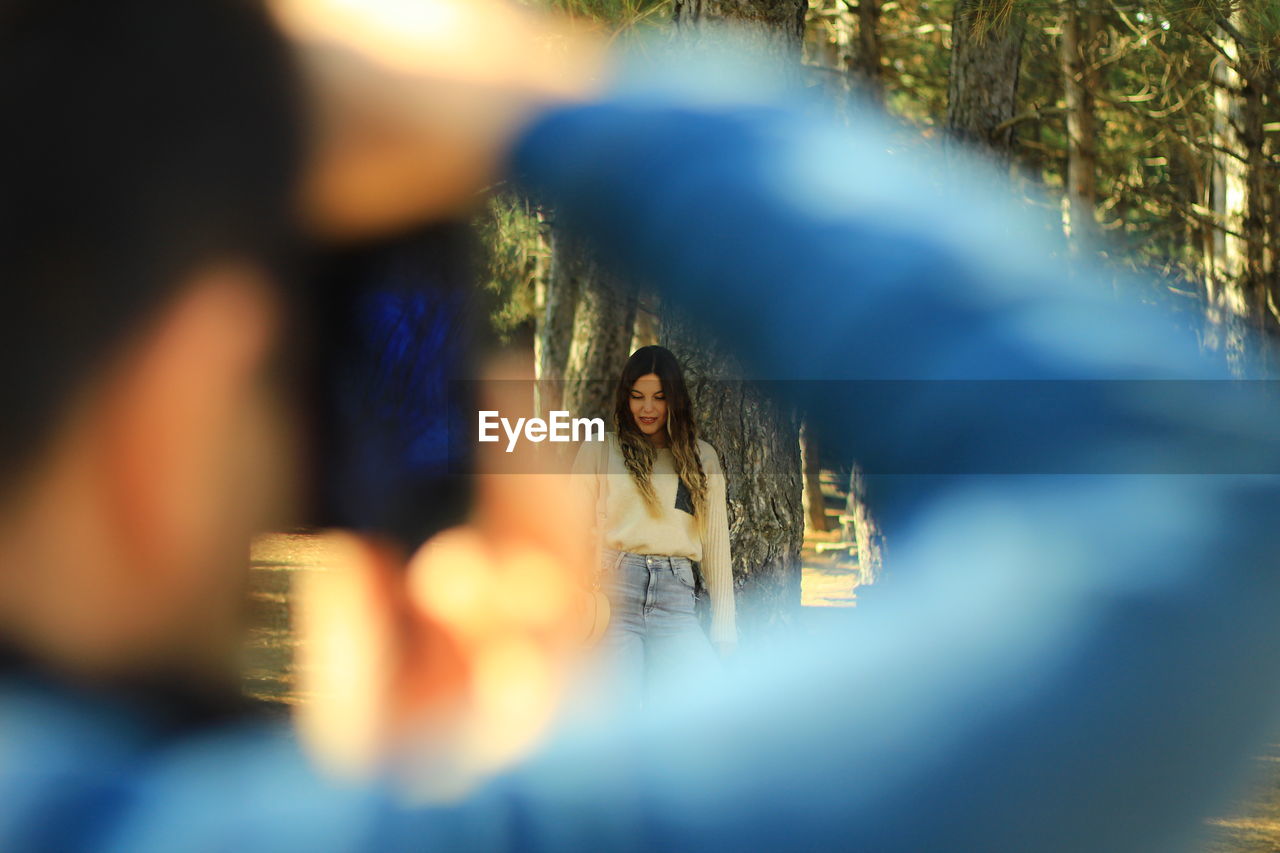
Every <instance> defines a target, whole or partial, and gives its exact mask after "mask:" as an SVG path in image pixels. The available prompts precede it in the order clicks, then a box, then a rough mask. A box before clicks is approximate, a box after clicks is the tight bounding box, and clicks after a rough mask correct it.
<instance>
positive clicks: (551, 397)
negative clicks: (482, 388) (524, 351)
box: [534, 229, 578, 417]
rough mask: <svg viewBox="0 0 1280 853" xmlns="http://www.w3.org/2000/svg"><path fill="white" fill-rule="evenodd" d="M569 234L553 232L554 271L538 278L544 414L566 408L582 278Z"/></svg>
mask: <svg viewBox="0 0 1280 853" xmlns="http://www.w3.org/2000/svg"><path fill="white" fill-rule="evenodd" d="M564 242H565V237H564V236H563V235H561V234H560V233H559V232H557V231H556V230H555V229H552V230H551V236H550V256H551V264H550V271H549V272H548V274H547V275H546V276H545V278H542V279H540V280H539V281H538V284H537V287H538V297H537V310H538V313H537V334H536V337H535V338H534V366H535V372H536V378H537V398H536V401H535V406H536V409H537V414H538V415H539V416H540V417H546V415H547V413H548V412H552V411H556V410H563V409H564V379H565V371H566V370H567V369H568V366H569V346H570V344H571V343H572V342H573V317H574V313H575V312H576V309H577V304H578V282H577V279H576V278H575V277H574V276H573V275H572V274H571V272H572V271H571V270H570V269H569V268H568V267H569V266H571V265H570V264H566V257H565V255H566V253H565V251H564V249H565V247H564Z"/></svg>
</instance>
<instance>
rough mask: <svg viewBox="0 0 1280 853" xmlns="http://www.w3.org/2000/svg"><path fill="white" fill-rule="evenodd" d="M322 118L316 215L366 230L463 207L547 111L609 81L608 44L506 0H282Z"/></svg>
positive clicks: (330, 225)
mask: <svg viewBox="0 0 1280 853" xmlns="http://www.w3.org/2000/svg"><path fill="white" fill-rule="evenodd" d="M272 6H273V9H274V11H275V14H276V16H277V19H278V20H279V21H280V23H281V26H282V27H283V28H284V31H285V32H286V34H287V35H288V36H289V38H290V39H292V40H293V42H294V43H295V45H297V48H298V53H299V57H300V61H301V65H302V69H303V71H304V73H305V75H306V81H307V84H308V86H309V87H310V90H311V96H312V102H313V113H314V116H315V119H316V138H315V147H314V155H313V161H312V164H311V168H310V170H309V173H308V178H307V181H306V186H305V194H304V195H305V197H304V202H303V205H304V214H305V216H306V217H307V220H308V222H309V223H310V224H311V225H312V226H313V227H314V228H315V229H316V230H317V231H318V232H319V233H320V234H322V235H324V236H327V237H336V238H354V237H361V236H367V235H375V234H378V233H381V232H386V231H391V230H395V229H397V228H403V227H406V226H408V225H411V224H413V223H415V222H419V221H425V220H428V219H433V218H443V217H448V216H451V215H457V214H459V213H462V212H464V211H465V210H466V208H467V207H468V206H469V205H470V204H472V203H474V200H475V199H476V197H477V196H478V195H479V193H480V192H481V191H482V190H483V189H484V188H485V187H487V186H488V185H490V184H491V183H493V182H494V181H495V180H497V178H498V177H499V173H500V168H501V163H502V159H503V157H504V155H505V154H506V153H507V151H508V149H509V147H510V145H511V144H512V143H513V142H514V140H515V137H516V135H517V134H518V133H519V131H520V130H521V129H522V128H523V127H524V126H525V125H526V124H527V123H528V122H529V121H530V120H531V119H532V118H533V117H534V116H535V115H536V114H537V113H538V112H539V111H540V110H542V109H545V108H547V107H548V106H550V105H553V104H557V103H564V102H572V101H575V100H580V99H583V98H585V97H587V96H588V95H589V94H590V93H592V92H593V91H595V90H596V89H597V88H598V87H599V86H600V85H601V82H602V81H601V75H602V72H603V68H604V47H603V44H602V43H601V42H598V41H596V40H595V39H593V38H591V37H590V36H588V35H587V34H585V33H584V32H579V31H574V30H573V29H572V28H571V27H570V25H569V23H568V22H567V21H561V20H559V19H552V18H550V17H545V16H541V15H535V14H533V13H531V12H529V11H527V10H524V9H520V8H517V7H515V6H512V5H509V4H507V3H505V2H497V0H274V2H273V4H272Z"/></svg>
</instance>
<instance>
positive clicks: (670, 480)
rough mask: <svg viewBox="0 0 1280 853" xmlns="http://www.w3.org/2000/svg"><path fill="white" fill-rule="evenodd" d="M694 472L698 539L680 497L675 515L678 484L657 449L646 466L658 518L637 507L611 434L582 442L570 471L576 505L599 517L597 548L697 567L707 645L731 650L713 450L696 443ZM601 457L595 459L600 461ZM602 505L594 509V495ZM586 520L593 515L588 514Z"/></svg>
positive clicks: (721, 495)
mask: <svg viewBox="0 0 1280 853" xmlns="http://www.w3.org/2000/svg"><path fill="white" fill-rule="evenodd" d="M698 452H699V454H700V455H701V457H702V469H703V471H705V472H706V474H707V511H708V517H707V524H706V531H705V532H704V533H702V534H699V532H698V523H697V519H695V518H694V516H693V513H692V506H691V502H689V501H688V498H687V497H686V498H685V500H683V501H680V503H685V504H686V505H687V506H689V509H688V510H685V509H680V508H678V507H677V496H678V494H679V490H680V478H679V476H678V475H677V474H676V470H675V459H674V457H673V456H672V455H671V451H670V450H667V449H662V450H659V451H658V456H657V458H656V459H655V460H654V463H653V472H652V474H651V482H652V484H653V490H654V492H655V494H657V496H658V505H659V507H661V512H660V513H658V514H657V515H654V514H653V513H651V512H650V510H649V507H648V506H647V505H646V504H645V501H644V497H643V496H641V494H640V489H639V488H638V487H637V486H636V484H635V481H634V480H633V479H632V478H631V474H630V472H628V471H627V466H626V463H625V462H624V461H623V459H622V454H621V452H620V451H619V450H618V446H617V439H616V438H615V437H614V435H613V434H612V433H610V434H608V435H606V436H605V440H604V441H588V442H586V443H584V444H583V445H582V447H581V448H580V449H579V450H578V456H577V458H576V459H575V460H574V463H573V473H574V477H573V479H574V482H575V484H576V485H577V486H578V488H579V490H580V494H581V495H582V497H583V499H584V500H586V501H589V502H590V505H591V506H592V507H593V508H594V507H596V506H597V505H599V506H600V507H601V509H602V510H603V518H602V519H600V521H601V522H602V524H601V525H600V526H601V527H602V529H600V530H597V531H596V534H597V535H598V537H599V539H598V541H599V542H600V544H601V545H603V546H604V547H606V548H612V549H614V550H616V551H630V552H631V553H633V554H660V555H663V556H667V557H688V558H689V559H690V560H693V561H695V562H697V563H699V564H701V567H702V576H703V578H704V579H705V581H706V585H707V593H708V595H709V596H710V598H711V639H712V640H713V641H714V642H718V643H735V642H737V638H738V632H737V626H736V622H735V610H734V602H733V570H732V563H730V561H729V515H728V507H727V498H726V493H725V479H724V471H723V470H722V469H721V468H720V458H719V457H718V456H716V451H715V449H714V448H713V447H712V446H711V445H710V444H707V443H706V442H705V441H699V442H698ZM602 457H603V458H602ZM602 488H603V490H604V493H603V494H604V500H603V502H601V501H600V496H601V489H602ZM593 517H594V510H593Z"/></svg>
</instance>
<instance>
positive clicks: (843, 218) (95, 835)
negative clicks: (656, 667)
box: [0, 60, 1280, 851]
mask: <svg viewBox="0 0 1280 853" xmlns="http://www.w3.org/2000/svg"><path fill="white" fill-rule="evenodd" d="M681 63H682V64H681ZM724 67H725V66H721V65H717V64H716V63H714V62H711V61H710V60H681V62H680V63H676V62H675V61H666V63H665V64H663V62H659V63H657V64H656V65H652V66H648V67H646V68H641V69H632V70H631V71H628V72H625V73H624V74H623V75H622V77H621V79H620V81H619V82H617V83H616V84H615V86H614V88H613V90H612V92H611V93H610V94H609V95H608V96H606V97H603V98H601V99H600V100H599V102H597V103H593V104H590V105H585V106H574V107H565V108H560V109H556V110H554V111H551V112H549V113H548V114H546V115H544V116H543V117H542V118H541V119H539V120H538V122H537V123H536V124H535V125H534V126H533V127H532V128H530V129H529V131H528V132H527V133H526V134H525V136H524V137H523V138H522V139H521V141H520V143H519V145H518V147H517V149H516V150H515V152H514V153H513V157H512V169H511V171H512V174H513V176H514V177H515V178H516V179H517V180H518V182H519V183H520V184H521V185H522V186H523V187H524V188H526V189H527V190H529V191H531V192H532V193H534V194H535V195H536V196H537V197H538V198H540V199H541V200H543V201H545V202H547V203H550V204H553V205H554V206H555V209H556V211H557V215H558V217H559V220H560V221H561V222H562V223H564V224H565V225H567V226H568V227H571V228H575V229H577V230H578V231H579V232H580V233H581V234H583V235H584V236H585V237H587V238H588V239H589V240H590V241H591V242H592V243H593V245H594V246H595V247H596V248H597V250H598V251H599V252H600V254H601V257H602V258H604V259H605V260H606V261H608V262H609V263H611V264H613V265H614V266H615V267H616V268H617V269H619V270H621V271H624V272H627V273H629V274H631V275H632V276H633V277H636V278H638V279H639V280H642V281H644V282H646V283H648V284H650V285H651V286H654V287H657V288H659V289H660V290H661V292H662V293H663V295H664V297H665V298H667V299H669V300H671V301H672V302H673V303H675V304H680V305H683V306H685V307H686V308H688V309H689V310H691V311H693V312H694V313H695V314H696V315H697V316H699V317H701V318H704V319H705V320H707V321H709V322H710V323H711V324H712V326H713V327H714V329H715V330H716V332H717V333H719V334H720V335H722V336H723V337H724V339H725V340H727V341H729V342H732V343H735V344H737V345H738V346H739V347H741V349H742V355H743V357H744V360H745V363H746V364H747V365H748V366H749V368H750V369H751V370H752V371H753V374H752V375H753V376H757V377H760V378H767V379H773V380H781V381H783V382H789V381H792V380H795V381H796V384H795V386H794V387H795V388H796V389H797V391H796V394H797V402H799V403H800V404H802V405H804V406H806V407H807V408H808V409H809V411H810V412H811V416H812V417H813V418H814V419H815V420H818V421H821V423H822V425H823V427H824V429H825V433H824V434H826V435H828V436H831V437H833V439H839V440H843V441H845V442H846V444H845V445H843V446H844V447H845V448H846V449H847V450H848V451H849V452H850V453H851V454H856V456H857V458H858V459H859V460H860V461H864V462H865V463H866V464H868V465H869V466H871V467H872V468H873V469H875V470H879V471H882V472H885V473H886V474H887V475H892V473H893V472H895V471H901V470H904V469H906V468H908V467H911V466H914V468H912V470H915V471H920V472H925V474H926V475H921V476H914V475H913V476H901V477H897V476H885V477H884V478H883V479H882V481H881V482H880V489H879V490H878V492H877V494H876V495H875V496H874V497H875V500H876V501H877V503H876V506H875V508H876V510H877V512H880V513H882V515H883V517H884V518H886V519H888V523H889V524H890V525H891V529H892V538H891V540H890V543H891V547H892V567H891V571H892V573H893V575H892V577H893V578H894V580H893V582H892V583H890V584H888V585H886V586H885V588H884V589H883V590H880V591H879V592H878V593H877V595H876V600H875V603H874V605H873V606H867V607H865V608H863V609H860V610H859V611H858V612H857V614H856V618H853V619H850V620H848V622H847V623H846V624H845V625H844V626H843V627H839V628H833V629H831V630H830V631H829V632H827V633H825V634H823V635H821V636H816V637H796V638H793V639H791V640H789V641H785V640H779V641H778V642H776V643H774V644H771V645H769V646H768V647H766V648H762V649H759V650H758V651H756V652H755V653H754V656H753V657H752V658H751V659H750V660H747V661H743V662H742V663H743V664H744V665H742V666H739V667H738V668H737V670H736V672H735V674H734V675H733V677H732V678H730V679H729V680H728V681H727V682H726V683H724V684H717V685H715V686H714V688H712V687H708V686H706V685H692V684H691V685H688V687H687V689H685V690H682V691H678V692H677V693H676V694H674V695H673V696H671V697H669V700H668V701H666V702H665V703H662V704H660V705H659V706H658V707H656V708H655V707H650V708H647V709H645V711H644V712H643V713H642V714H637V715H636V716H634V717H633V718H629V719H624V720H601V719H594V718H583V717H574V718H572V719H570V720H567V721H566V722H565V724H564V725H563V726H562V727H561V729H560V730H559V731H558V732H557V734H556V736H555V737H554V738H553V739H552V741H551V742H550V743H549V744H548V745H547V747H546V748H545V749H543V750H542V751H541V752H540V753H539V755H538V756H537V757H536V758H535V759H533V760H531V761H529V762H527V763H526V764H525V765H523V766H522V767H520V768H519V769H517V770H515V771H513V772H510V773H508V774H506V775H504V776H502V777H501V778H498V779H495V780H493V781H492V782H490V783H488V784H487V785H485V787H484V788H482V789H481V790H479V791H477V792H476V793H475V794H474V795H472V796H471V797H469V798H468V799H467V800H466V801H464V802H462V803H460V804H457V805H456V806H452V807H448V808H434V809H420V810H414V809H404V808H401V807H399V806H397V805H395V803H394V800H393V799H391V798H390V797H388V796H386V795H384V794H383V793H381V792H379V791H373V790H362V791H354V790H342V789H338V788H334V787H331V786H328V785H325V784H324V783H323V782H321V781H320V780H318V779H316V778H315V777H314V776H312V775H311V774H310V773H309V772H308V771H307V770H306V768H305V765H304V764H303V763H302V761H301V759H300V758H299V757H298V755H297V752H296V750H295V749H294V748H293V747H292V746H291V745H290V741H289V740H288V739H287V737H286V736H285V735H283V734H282V733H278V732H277V733H274V734H263V733H250V732H244V731H241V732H231V731H228V732H222V733H212V734H209V735H207V736H203V737H199V738H195V737H182V738H165V737H161V736H158V735H156V734H155V733H154V731H152V730H151V729H149V727H148V724H147V721H146V717H145V716H143V715H141V714H139V713H135V712H132V711H127V710H125V711H122V710H120V709H107V708H103V707H100V706H97V705H95V704H93V700H91V699H89V698H88V697H85V696H83V695H79V694H77V693H75V692H74V691H69V690H63V689H59V688H54V687H51V686H48V685H41V684H38V683H32V682H24V681H15V680H11V681H10V683H8V684H6V685H5V687H4V689H3V693H2V694H0V716H2V717H3V736H2V739H0V793H2V794H3V796H0V846H3V847H4V849H9V850H23V849H54V848H64V849H65V848H75V847H80V848H89V849H118V850H122V851H124V850H127V851H143V850H187V849H218V850H221V849H230V848H232V847H236V848H249V849H273V850H274V849H285V850H293V849H299V850H302V849H306V850H329V849H332V850H388V849H435V848H440V849H459V848H465V849H498V848H500V849H513V850H544V849H557V850H601V849H623V850H653V849H669V848H685V849H732V850H756V849H823V850H826V849H851V850H874V851H895V850H901V851H934V850H946V851H959V850H974V851H977V850H981V851H987V850H1017V851H1025V850H1046V851H1058V850H1061V851H1080V850H1089V851H1140V850H1151V851H1169V850H1176V849H1183V848H1186V847H1188V846H1190V845H1192V844H1194V842H1195V838H1196V835H1197V833H1198V831H1199V826H1200V824H1201V821H1202V820H1203V818H1204V817H1205V816H1206V815H1208V814H1210V813H1212V811H1213V810H1215V809H1217V808H1220V807H1221V806H1222V804H1223V797H1225V796H1226V795H1228V794H1229V793H1231V782H1232V781H1233V780H1236V779H1238V778H1239V777H1240V774H1241V772H1242V770H1243V768H1244V767H1245V765H1246V762H1247V761H1248V759H1249V756H1250V755H1251V751H1252V750H1255V749H1257V748H1259V747H1260V745H1261V744H1263V743H1264V742H1265V738H1266V736H1267V735H1268V734H1269V733H1270V732H1271V731H1272V728H1273V725H1272V724H1273V723H1274V722H1276V721H1280V679H1278V678H1277V677H1276V676H1277V673H1280V628H1278V627H1277V622H1278V620H1277V613H1278V612H1280V572H1277V571H1276V566H1275V562H1276V551H1277V545H1278V544H1280V525H1277V524H1276V523H1275V522H1274V516H1275V514H1276V510H1277V498H1278V497H1280V481H1277V478H1276V477H1275V476H1274V475H1273V474H1271V473H1270V472H1272V471H1274V470H1276V467H1275V466H1276V463H1277V455H1278V454H1277V451H1276V448H1275V442H1274V440H1273V439H1272V436H1271V431H1272V430H1273V429H1274V425H1275V424H1280V410H1278V409H1277V404H1276V403H1275V402H1274V401H1273V400H1272V398H1271V396H1270V395H1269V394H1267V393H1264V391H1263V386H1261V385H1260V386H1258V387H1256V388H1255V387H1254V386H1251V385H1248V384H1244V385H1242V384H1240V383H1233V382H1230V381H1228V380H1229V379H1230V376H1229V374H1228V373H1227V372H1226V370H1225V368H1224V367H1223V366H1221V365H1220V364H1217V363H1215V362H1213V361H1211V360H1208V359H1206V358H1204V357H1202V356H1201V355H1200V353H1198V351H1197V349H1196V345H1195V342H1194V339H1193V338H1192V337H1191V336H1189V335H1187V334H1185V333H1183V332H1180V331H1178V329H1177V327H1176V325H1175V324H1174V323H1173V322H1171V320H1170V319H1169V317H1168V316H1167V315H1166V314H1165V313H1164V311H1163V310H1162V309H1160V308H1158V307H1153V306H1152V305H1149V304H1145V303H1144V302H1143V301H1142V299H1141V298H1140V297H1141V296H1142V293H1143V286H1142V285H1141V283H1133V284H1131V285H1122V286H1121V287H1120V288H1119V290H1120V293H1119V295H1117V293H1116V292H1115V290H1114V289H1113V288H1112V287H1111V284H1110V279H1111V275H1112V274H1111V273H1109V272H1108V273H1105V279H1104V274H1102V273H1099V274H1098V275H1096V276H1094V275H1090V274H1087V273H1086V274H1082V273H1079V272H1077V273H1076V274H1074V275H1070V274H1068V271H1067V270H1066V269H1065V266H1064V262H1063V261H1062V260H1061V259H1060V256H1059V259H1055V257H1054V254H1053V253H1054V251H1055V246H1054V245H1053V244H1052V240H1051V238H1050V236H1049V234H1050V232H1051V229H1050V228H1048V227H1045V226H1044V225H1043V224H1042V223H1037V222H1035V221H1034V217H1033V215H1032V214H1030V213H1028V212H1027V210H1026V209H1025V208H1020V207H1017V206H1015V205H1014V203H1013V202H1012V201H1011V200H1010V199H1009V198H1008V197H1007V193H1004V192H1003V191H1001V190H999V189H997V188H996V187H997V186H998V179H997V178H996V177H994V176H993V175H992V174H991V173H990V172H989V171H987V170H986V169H985V167H982V166H981V165H980V164H978V163H977V162H976V161H972V160H968V159H966V158H963V157H956V156H950V157H941V156H931V155H929V154H927V153H925V152H923V151H919V150H912V151H910V152H909V154H903V153H902V152H901V151H900V150H899V149H900V145H899V143H898V142H897V138H896V137H895V134H894V131H893V129H892V128H891V127H890V126H889V125H888V124H886V123H885V122H884V120H883V119H882V118H880V117H878V116H876V115H874V114H872V113H870V112H868V113H866V114H864V115H862V116H860V117H857V118H856V120H855V121H854V122H853V126H852V129H851V130H846V129H842V128H840V127H836V126H835V125H833V124H831V123H829V122H828V121H827V120H825V119H823V118H821V117H820V116H819V115H818V114H817V113H816V112H814V111H812V110H803V109H797V108H794V107H788V106H785V105H784V104H783V100H784V98H783V93H780V92H779V91H778V90H777V89H776V88H770V86H768V85H762V84H760V85H758V78H757V77H756V76H754V74H755V72H751V71H747V72H736V71H735V72H733V73H729V72H726V71H725V70H724ZM1104 280H1105V282H1106V283H1105V284H1100V282H1102V281H1104ZM1130 290H1132V291H1133V295H1132V296H1131V295H1129V291H1130ZM799 380H826V381H825V382H817V383H814V382H800V381H799ZM846 380H859V381H861V380H883V381H889V382H895V383H912V382H918V383H919V384H918V385H911V384H903V385H900V386H898V387H899V390H898V391H897V392H895V393H893V394H888V395H885V397H884V399H883V400H878V401H877V402H878V404H877V405H874V406H869V405H864V404H863V403H862V402H861V401H859V400H857V399H846V398H845V397H844V396H843V395H841V394H839V393H826V392H825V391H824V389H830V388H838V387H840V386H839V385H838V384H830V383H838V382H841V381H846ZM989 380H1019V381H1030V382H1046V383H1053V384H1052V385H1050V386H1047V387H1051V388H1053V389H1060V390H1055V391H1054V392H1053V393H1054V394H1061V395H1062V396H1061V398H1058V399H1059V401H1060V402H1061V404H1062V406H1063V407H1064V408H1062V409H1061V410H1054V411H1052V412H1051V413H1049V414H1046V412H1045V411H1044V408H1045V407H1044V406H1040V405H1037V406H1026V407H1023V408H1022V409H1018V407H1016V406H1013V407H1010V406H994V407H993V406H984V405H980V404H979V402H978V401H979V399H980V398H979V396H976V395H974V394H972V393H969V392H965V393H958V394H945V393H937V391H938V386H937V385H936V384H934V383H935V382H936V381H948V382H951V381H954V382H958V383H978V382H984V381H989ZM1119 380H1126V381H1119ZM1133 380H1139V381H1145V380H1151V381H1152V382H1153V383H1158V382H1160V381H1168V380H1195V383H1196V384H1193V385H1190V386H1184V390H1185V388H1186V387H1190V388H1191V389H1192V391H1194V393H1191V394H1189V395H1187V394H1177V395H1172V396H1170V395H1166V394H1162V393H1156V392H1155V391H1153V392H1152V393H1135V391H1134V387H1135V386H1134V385H1133V384H1132V383H1131V381H1133ZM1140 387H1145V386H1140ZM1152 387H1153V388H1155V389H1157V390H1158V389H1159V388H1160V386H1159V385H1158V384H1153V386H1152ZM912 389H918V393H913V392H912ZM930 389H932V390H930ZM1050 408H1051V409H1052V408H1053V407H1050ZM1135 457H1137V458H1140V459H1141V460H1142V462H1141V464H1140V465H1139V466H1138V467H1137V468H1135V469H1132V470H1135V471H1137V473H1108V472H1110V471H1121V472H1127V471H1129V470H1130V469H1129V468H1128V467H1126V466H1128V465H1130V464H1131V463H1132V460H1133V459H1134V458H1135ZM1009 458H1013V459H1015V460H1016V465H1013V466H1006V465H1005V463H1006V462H1007V460H1008V459H1009ZM921 459H926V460H928V459H934V460H936V461H937V467H936V469H937V470H940V471H941V470H944V469H945V471H946V472H948V475H947V476H927V472H929V471H930V470H934V469H933V468H931V467H930V465H928V464H926V465H923V466H921V465H920V464H919V460H921Z"/></svg>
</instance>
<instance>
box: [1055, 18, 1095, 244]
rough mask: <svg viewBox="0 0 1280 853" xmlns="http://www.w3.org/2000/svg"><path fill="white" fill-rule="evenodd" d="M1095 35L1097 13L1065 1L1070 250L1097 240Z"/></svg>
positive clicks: (1063, 49) (1062, 51)
mask: <svg viewBox="0 0 1280 853" xmlns="http://www.w3.org/2000/svg"><path fill="white" fill-rule="evenodd" d="M1098 32H1099V19H1098V13H1097V12H1096V11H1093V10H1092V9H1090V8H1088V0H1065V2H1064V3H1063V13H1062V41H1061V43H1060V46H1059V47H1060V50H1059V56H1060V59H1061V62H1062V82H1063V100H1064V102H1065V106H1066V110H1067V170H1066V175H1065V178H1066V180H1065V181H1064V184H1065V192H1064V194H1063V204H1062V219H1063V228H1064V230H1065V231H1066V234H1067V237H1068V238H1069V239H1070V241H1071V246H1072V248H1073V249H1075V250H1078V249H1079V248H1080V247H1081V246H1084V245H1089V244H1092V243H1094V242H1095V241H1096V240H1097V237H1098V227H1097V225H1098V220H1097V207H1098V125H1097V113H1096V111H1095V105H1094V92H1096V91H1097V89H1098V72H1097V69H1096V67H1095V59H1094V57H1095V54H1096V50H1097V39H1098Z"/></svg>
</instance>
